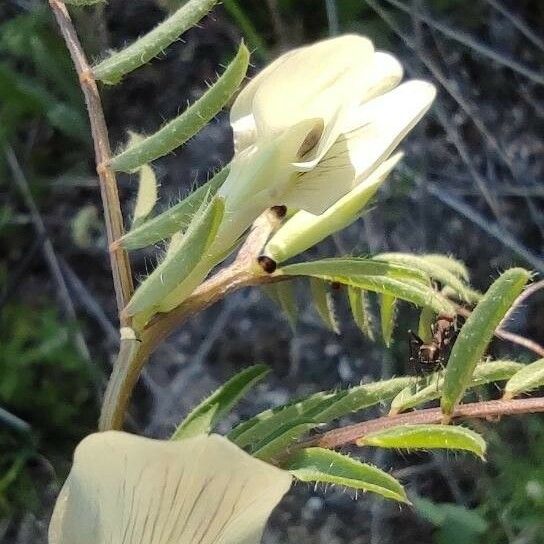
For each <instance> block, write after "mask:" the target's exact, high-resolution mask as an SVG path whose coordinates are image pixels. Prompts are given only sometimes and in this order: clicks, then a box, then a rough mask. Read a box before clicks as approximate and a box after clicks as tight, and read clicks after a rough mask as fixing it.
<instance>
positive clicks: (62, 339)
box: [0, 0, 544, 544]
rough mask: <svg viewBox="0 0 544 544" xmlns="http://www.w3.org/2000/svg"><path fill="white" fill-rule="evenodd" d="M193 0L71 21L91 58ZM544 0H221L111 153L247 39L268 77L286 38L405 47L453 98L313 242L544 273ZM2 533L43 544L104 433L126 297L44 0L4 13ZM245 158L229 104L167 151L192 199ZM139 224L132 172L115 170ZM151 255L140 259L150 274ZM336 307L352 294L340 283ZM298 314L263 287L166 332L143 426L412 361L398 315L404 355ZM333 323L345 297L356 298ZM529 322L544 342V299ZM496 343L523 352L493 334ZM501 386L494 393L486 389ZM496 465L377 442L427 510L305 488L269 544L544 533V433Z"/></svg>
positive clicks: (508, 351) (81, 115) (486, 271)
mask: <svg viewBox="0 0 544 544" xmlns="http://www.w3.org/2000/svg"><path fill="white" fill-rule="evenodd" d="M180 3H181V2H180V0H134V1H132V2H126V1H123V0H110V1H109V3H108V4H107V6H105V7H104V6H98V7H96V8H94V9H86V10H74V12H73V13H74V17H75V19H76V24H77V27H78V29H79V31H80V34H81V38H82V41H83V43H84V45H85V48H86V51H87V52H88V54H89V55H90V56H91V57H92V58H99V57H100V55H101V53H103V52H104V51H106V50H107V49H109V48H119V47H122V46H123V44H125V43H127V42H129V41H131V40H132V39H134V38H135V37H137V36H138V35H139V34H141V33H143V32H145V31H146V30H148V29H150V28H152V27H153V26H154V25H155V24H156V23H158V22H159V21H160V20H161V19H162V18H163V17H164V15H165V10H167V9H172V8H175V6H176V5H179V4H180ZM542 28H544V4H543V3H542V2H541V1H539V0H518V1H514V0H510V1H509V0H474V1H472V0H471V1H468V0H404V1H403V3H401V2H400V1H397V0H395V1H394V0H372V1H371V0H368V1H366V0H224V1H223V5H222V6H220V7H219V8H218V9H216V10H215V11H214V12H213V15H212V16H210V17H208V18H207V19H206V20H205V21H204V22H203V24H202V27H201V28H199V29H193V30H191V31H190V32H189V33H187V35H186V36H184V43H179V44H176V45H175V46H174V47H172V48H171V49H169V50H168V52H167V53H166V54H165V55H163V56H162V57H161V58H160V59H157V60H156V61H155V62H153V63H152V65H151V66H149V67H147V68H146V69H144V70H141V71H138V72H136V73H135V74H133V75H131V76H130V77H127V79H126V81H124V82H123V84H122V85H121V86H119V87H116V88H115V90H114V91H113V90H110V89H104V102H105V107H106V116H107V119H108V122H109V124H110V135H111V139H112V142H113V144H114V146H120V145H122V143H123V142H124V141H125V139H126V134H125V133H124V130H125V129H126V127H129V128H131V129H134V130H137V131H141V132H151V131H152V130H153V129H154V128H156V127H157V126H158V125H160V124H161V123H162V122H163V120H165V119H168V118H169V117H171V116H173V115H174V114H176V113H177V112H179V111H180V110H181V109H183V107H184V106H185V104H186V102H187V100H194V98H195V97H198V96H199V94H200V93H201V92H202V90H203V89H204V88H205V82H206V81H209V80H211V79H213V78H214V77H215V67H216V66H217V64H218V63H225V62H226V61H227V59H228V58H229V57H230V56H231V55H232V53H233V51H234V50H235V47H236V44H237V42H238V41H239V39H240V37H241V35H243V37H244V38H245V40H246V41H247V42H248V43H249V44H250V46H251V47H252V48H253V49H254V56H253V60H254V64H255V70H257V69H258V68H259V67H260V66H262V65H263V63H265V62H266V61H267V60H269V59H271V58H273V57H274V56H276V55H277V54H278V53H280V52H281V51H283V50H286V49H289V48H291V47H293V46H297V45H300V44H303V43H307V42H310V41H312V40H316V39H319V38H323V37H326V36H328V35H335V34H338V33H344V32H359V33H362V34H366V35H368V36H370V37H372V38H373V39H374V40H375V42H376V44H377V45H378V47H380V48H385V49H388V50H391V51H394V52H395V53H396V54H397V55H398V56H399V57H401V58H402V59H403V62H404V64H405V66H406V68H407V72H408V74H409V75H410V76H412V77H425V78H427V79H431V80H433V81H434V82H435V83H436V84H437V86H438V87H439V88H440V95H439V99H438V101H437V104H436V106H435V107H434V108H433V110H432V113H431V114H430V115H429V116H428V119H427V120H426V121H425V122H424V123H422V125H420V127H418V129H417V130H416V131H415V133H414V135H413V136H411V137H410V139H409V140H408V142H407V143H406V145H405V146H404V147H405V149H406V152H407V159H406V161H405V162H404V164H403V166H402V167H401V168H400V169H399V171H398V172H397V173H396V174H395V175H394V176H393V178H392V180H391V182H390V184H389V185H388V186H387V189H386V191H384V192H383V193H382V194H381V196H380V197H379V200H378V202H377V204H376V206H375V208H374V209H373V210H372V211H371V212H370V213H368V214H367V215H365V217H363V218H362V220H361V221H359V222H358V223H357V224H356V225H354V226H352V227H350V228H349V229H347V230H346V231H345V232H344V233H342V235H341V236H335V237H333V238H332V239H330V240H327V241H325V242H324V243H322V244H321V245H320V246H319V248H318V249H317V250H316V249H314V250H313V251H314V253H315V252H318V253H319V254H320V255H333V254H335V253H338V252H343V253H359V254H365V253H372V252H376V251H386V250H399V251H406V250H413V251H427V252H431V251H432V252H446V253H450V254H453V255H455V256H456V257H458V258H460V259H462V260H464V261H465V262H466V263H467V264H468V265H469V267H470V269H471V271H472V273H473V281H474V283H475V285H476V286H477V287H479V288H481V289H484V288H485V287H486V286H487V285H488V284H489V283H490V281H491V279H492V278H494V277H496V275H497V271H498V270H502V269H504V268H506V267H508V266H510V265H513V264H521V265H523V266H529V267H531V268H532V269H533V270H535V271H537V272H539V273H541V274H542V273H543V272H544V256H543V247H544V244H543V235H544V213H543V209H544V184H543V183H542V180H543V179H544V130H543V127H544V100H543V98H544V87H543V84H544V68H543V67H544V35H543V34H542ZM0 150H1V152H0V195H1V201H0V247H1V254H2V261H1V262H0V307H1V317H0V324H1V326H0V541H2V542H6V543H12V542H14V543H19V542H21V543H23V542H24V543H36V544H37V543H44V542H46V537H45V535H46V527H47V519H48V516H49V513H50V509H51V506H52V502H53V500H54V497H55V496H56V493H57V492H58V489H59V485H60V483H61V482H62V480H63V478H64V476H65V474H66V471H67V467H68V466H69V462H70V455H71V452H72V450H73V447H74V446H75V444H76V443H77V442H78V441H79V440H80V439H81V438H82V437H83V436H85V435H86V434H87V433H89V432H92V429H93V428H94V425H95V422H96V418H97V410H98V405H99V395H100V391H101V390H102V387H103V383H104V380H105V379H106V377H107V375H108V373H109V366H110V364H111V360H112V357H113V355H114V353H115V348H116V342H117V336H116V329H115V317H114V315H115V309H114V301H113V296H112V286H111V280H110V275H109V265H108V260H107V256H106V248H105V236H104V233H103V226H102V223H101V219H100V213H101V212H100V201H99V195H98V187H97V180H96V176H95V174H94V165H93V154H92V146H91V142H90V139H89V134H88V125H87V120H86V116H85V110H84V105H83V101H82V97H81V95H80V92H79V89H78V87H77V82H76V77H75V74H74V72H73V70H72V67H71V63H70V60H69V58H68V55H67V53H66V51H65V49H64V45H63V43H62V42H61V40H60V39H59V37H58V34H57V32H56V28H55V26H54V24H53V21H52V18H51V16H50V14H49V11H48V8H47V6H46V3H45V2H43V1H41V0H36V1H34V0H4V1H3V2H2V3H1V5H0ZM231 152H232V150H231V137H230V132H229V128H228V121H227V116H226V114H221V115H220V116H219V117H218V118H217V119H216V120H215V121H214V122H213V123H212V124H211V125H210V126H209V127H208V128H207V129H206V130H205V131H203V132H202V133H201V134H199V135H198V136H197V137H195V138H194V140H193V141H192V142H190V143H189V144H188V145H187V146H185V147H184V148H183V149H182V150H179V151H178V152H176V153H175V154H172V155H170V156H168V157H165V158H163V159H161V160H160V161H158V162H157V172H158V175H159V178H160V180H161V183H162V191H163V194H165V195H167V196H166V197H165V198H166V199H171V200H176V199H178V198H179V197H180V195H184V194H186V193H187V191H188V190H189V189H190V187H191V186H193V185H194V184H195V183H199V182H202V181H203V180H204V179H206V175H207V172H208V171H210V170H211V169H213V168H216V167H217V166H219V165H221V164H224V163H225V162H226V161H227V160H228V158H229V156H230V153H231ZM119 181H120V189H121V195H122V198H123V201H124V202H125V203H126V206H127V207H126V210H127V215H129V214H130V209H131V201H132V200H133V197H134V188H133V186H132V182H133V180H131V179H130V178H129V177H128V176H127V177H121V178H120V180H119ZM150 259H151V252H145V251H144V252H141V253H139V254H137V255H135V262H136V265H137V269H138V272H139V273H142V274H143V273H145V270H146V265H147V264H149V263H150V262H151V261H150ZM339 296H340V295H339ZM306 306H307V305H304V307H302V308H301V309H300V315H299V325H298V326H297V329H296V330H295V331H294V332H292V331H291V330H290V328H289V325H288V324H287V321H286V320H285V318H283V317H282V316H281V315H279V313H278V311H277V309H276V308H275V307H273V305H271V304H270V303H269V301H268V300H267V299H266V297H264V296H263V295H262V294H261V293H259V292H257V291H251V292H246V293H241V294H240V295H236V296H234V297H232V298H231V299H229V300H226V301H225V302H223V303H222V304H220V305H218V306H217V307H214V308H211V309H210V310H208V311H207V312H205V313H204V314H203V315H202V316H199V317H197V318H195V319H193V321H192V322H191V323H190V324H189V325H188V326H186V327H185V328H184V329H183V330H182V331H180V332H179V333H178V334H177V335H175V337H174V338H172V339H171V341H170V342H169V343H168V344H166V345H165V346H164V347H163V348H161V350H160V351H159V353H157V355H156V357H155V358H154V360H153V363H152V364H151V365H150V367H149V369H148V370H147V371H146V373H145V375H144V377H143V379H142V381H141V386H140V388H139V390H138V391H137V397H138V402H137V403H135V407H134V410H133V412H132V413H131V417H130V421H129V425H130V426H131V428H132V429H137V430H138V431H139V432H143V433H146V434H148V435H151V436H165V435H166V434H167V433H168V432H169V431H170V430H171V429H172V428H173V425H174V424H175V423H176V421H178V420H179V419H180V417H181V415H182V414H183V413H185V412H186V410H187V409H188V408H189V407H190V406H191V405H193V404H194V403H195V402H197V401H198V400H200V398H201V397H202V396H203V395H204V394H205V393H207V392H209V391H210V390H212V389H213V388H214V387H216V386H217V385H218V384H219V383H220V382H221V381H224V380H225V379H226V378H228V377H229V376H230V375H231V374H232V373H233V372H234V371H236V370H238V369H240V368H242V367H243V366H245V365H247V364H252V363H254V362H265V363H267V364H270V365H271V366H272V367H273V369H274V376H273V377H272V378H271V379H270V380H269V381H268V383H267V384H266V385H265V386H262V387H261V388H260V389H257V392H256V393H255V394H254V395H253V396H252V397H250V398H249V399H248V400H247V402H246V403H245V404H243V405H242V408H241V409H240V411H239V414H238V416H239V417H240V418H243V417H247V416H249V415H251V414H253V413H255V412H256V411H258V410H261V409H264V408H267V407H269V406H271V405H274V404H277V403H280V402H284V401H286V400H287V398H289V397H291V396H296V395H301V394H305V393H309V392H312V391H317V390H321V389H325V388H331V387H336V386H338V385H343V386H347V385H350V384H354V383H356V382H359V381H369V380H371V379H376V378H379V377H388V376H391V375H394V374H399V373H403V372H406V371H407V363H406V360H407V334H406V330H407V329H408V328H410V327H413V321H414V316H413V315H412V314H411V313H410V312H409V311H406V312H403V313H401V314H400V315H399V316H398V326H397V331H396V333H395V342H394V344H393V348H392V350H390V351H388V350H386V349H385V348H384V347H383V346H380V345H379V344H373V343H371V342H369V341H368V340H367V339H365V338H363V337H362V336H361V335H360V333H359V332H358V331H357V330H356V329H355V327H354V326H353V325H352V324H351V320H349V319H345V320H343V326H342V336H341V337H337V336H335V335H334V334H333V333H330V332H329V331H326V330H324V329H323V327H322V325H321V324H320V322H319V320H318V318H317V316H315V315H314V313H313V312H312V311H311V309H307V307H306ZM338 313H339V316H340V318H342V316H343V315H344V314H345V308H344V306H343V305H342V303H341V302H340V304H339V307H338ZM510 326H511V327H512V328H513V329H514V330H517V331H521V332H523V334H526V335H528V336H530V337H531V338H533V339H535V340H537V341H540V342H544V306H543V305H542V298H540V299H537V298H535V299H534V301H532V302H531V303H530V304H529V305H527V306H526V307H524V308H522V309H521V310H520V311H519V312H518V313H517V315H516V316H515V319H514V321H513V323H512V324H511V325H510ZM493 354H494V355H495V356H509V357H515V358H518V359H520V360H528V359H529V357H530V354H528V353H524V352H521V351H520V350H519V349H517V348H515V347H513V346H510V345H506V344H504V343H502V344H501V343H497V344H496V345H494V346H493ZM485 394H487V395H489V396H493V394H494V391H492V390H490V391H488V392H486V393H485ZM485 427H486V429H485V431H484V434H486V435H487V436H488V437H489V439H490V447H489V451H490V454H489V460H488V463H487V464H486V465H482V464H480V463H479V462H475V461H472V460H470V459H468V458H466V457H465V456H460V457H452V456H451V454H450V455H448V456H442V455H439V454H432V455H417V456H415V455H395V454H388V453H387V454H385V453H383V452H382V453H380V454H379V458H375V457H372V454H371V453H368V452H366V451H363V455H364V456H366V457H369V458H370V459H371V460H372V461H374V462H376V463H379V464H380V465H381V466H385V467H387V468H391V469H392V470H394V471H396V474H397V475H398V476H399V477H402V478H403V479H404V481H405V482H406V483H407V484H408V489H409V490H410V492H411V494H412V498H413V500H414V505H415V506H414V508H413V509H412V508H403V509H401V510H399V509H398V507H397V506H396V505H393V504H389V503H387V502H384V501H382V500H381V499H379V498H375V497H370V496H369V497H367V496H364V497H359V499H358V500H357V501H353V500H352V497H351V496H349V494H346V493H343V492H342V491H341V490H335V491H331V490H327V491H326V492H325V490H323V489H317V490H312V489H309V488H306V487H303V486H299V487H297V488H296V489H295V490H293V492H292V493H291V494H290V495H289V496H288V498H287V499H286V500H285V501H284V504H283V505H282V506H281V507H280V509H279V510H278V511H277V512H276V513H275V515H274V518H273V521H272V523H271V526H270V529H269V532H268V534H267V535H266V537H265V542H267V543H269V544H271V543H275V542H299V543H300V544H302V543H305V542H313V543H320V542H323V543H324V542H327V543H328V544H342V543H347V542H350V543H358V544H363V543H365V544H366V543H373V544H377V543H385V544H388V543H390V542H395V543H409V542H410V543H411V542H414V541H419V542H425V543H427V542H428V543H432V542H436V543H446V544H455V543H464V544H470V543H472V542H486V543H498V542H510V543H516V544H521V543H541V542H544V422H543V420H542V418H541V417H525V418H519V419H516V420H514V419H512V420H508V421H504V422H500V423H499V424H489V425H488V424H485Z"/></svg>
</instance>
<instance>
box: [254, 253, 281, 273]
mask: <svg viewBox="0 0 544 544" xmlns="http://www.w3.org/2000/svg"><path fill="white" fill-rule="evenodd" d="M257 262H258V263H259V266H260V267H261V268H262V269H263V270H264V271H265V272H266V273H267V274H272V272H274V271H275V270H276V268H277V267H278V264H277V263H276V261H275V260H274V259H271V258H270V257H267V256H266V255H261V256H260V257H257Z"/></svg>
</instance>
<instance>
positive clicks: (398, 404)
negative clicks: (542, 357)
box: [389, 361, 523, 415]
mask: <svg viewBox="0 0 544 544" xmlns="http://www.w3.org/2000/svg"><path fill="white" fill-rule="evenodd" d="M522 367H523V365H522V364H521V363H516V362H515V361H492V362H489V363H481V364H479V365H478V366H477V367H476V368H475V370H474V374H473V375H472V379H471V382H470V384H469V385H468V387H467V390H468V389H472V388H474V387H478V386H481V385H485V384H488V383H494V382H500V381H503V380H508V379H509V378H510V377H511V376H513V375H515V374H516V372H518V371H519V369H520V368H522ZM429 382H430V383H429V384H428V385H427V386H426V387H423V388H422V389H420V390H419V391H415V392H414V390H413V388H412V387H410V388H408V389H407V390H405V391H401V392H400V393H399V394H398V395H397V396H396V397H395V398H394V399H393V401H392V402H391V410H390V412H389V415H395V414H398V413H400V412H404V411H406V410H408V409H410V408H415V407H416V406H419V405H421V404H423V403H425V402H429V401H431V400H434V399H438V398H440V395H441V394H442V387H443V385H444V376H443V373H442V372H438V373H436V374H434V375H433V376H432V379H431V380H429Z"/></svg>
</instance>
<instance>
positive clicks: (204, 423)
mask: <svg viewBox="0 0 544 544" xmlns="http://www.w3.org/2000/svg"><path fill="white" fill-rule="evenodd" d="M269 372H270V370H269V368H268V367H266V366H265V365H255V366H252V367H249V368H246V369H245V370H243V371H242V372H239V373H238V374H236V375H235V376H233V377H232V378H231V379H230V380H228V381H227V382H226V383H225V384H223V385H222V386H221V387H219V388H218V389H217V390H216V391H215V392H214V393H212V394H211V395H210V396H209V397H208V398H206V399H205V400H204V401H203V402H201V403H200V404H199V405H198V406H197V407H196V408H195V409H194V410H192V411H191V413H190V414H189V415H188V416H187V417H186V418H185V419H184V420H183V421H182V423H181V424H180V425H179V426H178V428H177V429H176V431H175V432H174V434H173V435H172V437H171V440H181V439H183V438H190V437H191V436H196V435H199V434H203V433H206V434H208V433H209V432H210V431H211V430H212V429H213V428H214V427H215V425H216V424H217V422H218V421H219V420H220V419H221V418H222V417H223V416H225V415H226V414H227V413H228V412H230V410H232V408H233V406H234V405H235V404H236V403H237V402H238V401H239V400H240V398H241V397H242V396H244V395H245V394H246V393H247V391H248V390H249V389H251V388H252V387H253V386H254V385H255V384H256V383H257V382H259V381H261V380H262V379H263V378H264V377H265V376H266V375H267V374H268V373H269Z"/></svg>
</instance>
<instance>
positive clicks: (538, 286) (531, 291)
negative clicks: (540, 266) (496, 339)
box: [499, 280, 544, 327]
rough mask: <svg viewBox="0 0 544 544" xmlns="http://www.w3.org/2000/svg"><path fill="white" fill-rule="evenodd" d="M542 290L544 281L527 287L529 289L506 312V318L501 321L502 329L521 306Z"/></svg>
mask: <svg viewBox="0 0 544 544" xmlns="http://www.w3.org/2000/svg"><path fill="white" fill-rule="evenodd" d="M541 289H544V280H540V281H537V282H535V283H532V284H531V285H529V287H527V289H524V290H523V291H522V292H521V294H520V295H519V296H518V298H517V299H516V300H514V304H512V307H511V308H510V309H509V310H508V312H506V315H505V316H504V318H503V320H502V321H501V323H500V325H499V327H502V325H504V324H505V323H506V322H507V321H508V320H509V319H510V317H511V316H512V314H513V313H514V312H515V311H516V310H517V309H518V308H519V306H521V305H522V304H523V303H524V302H525V301H526V300H527V299H528V298H530V297H532V296H533V295H534V294H535V293H536V292H538V291H540V290H541Z"/></svg>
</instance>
